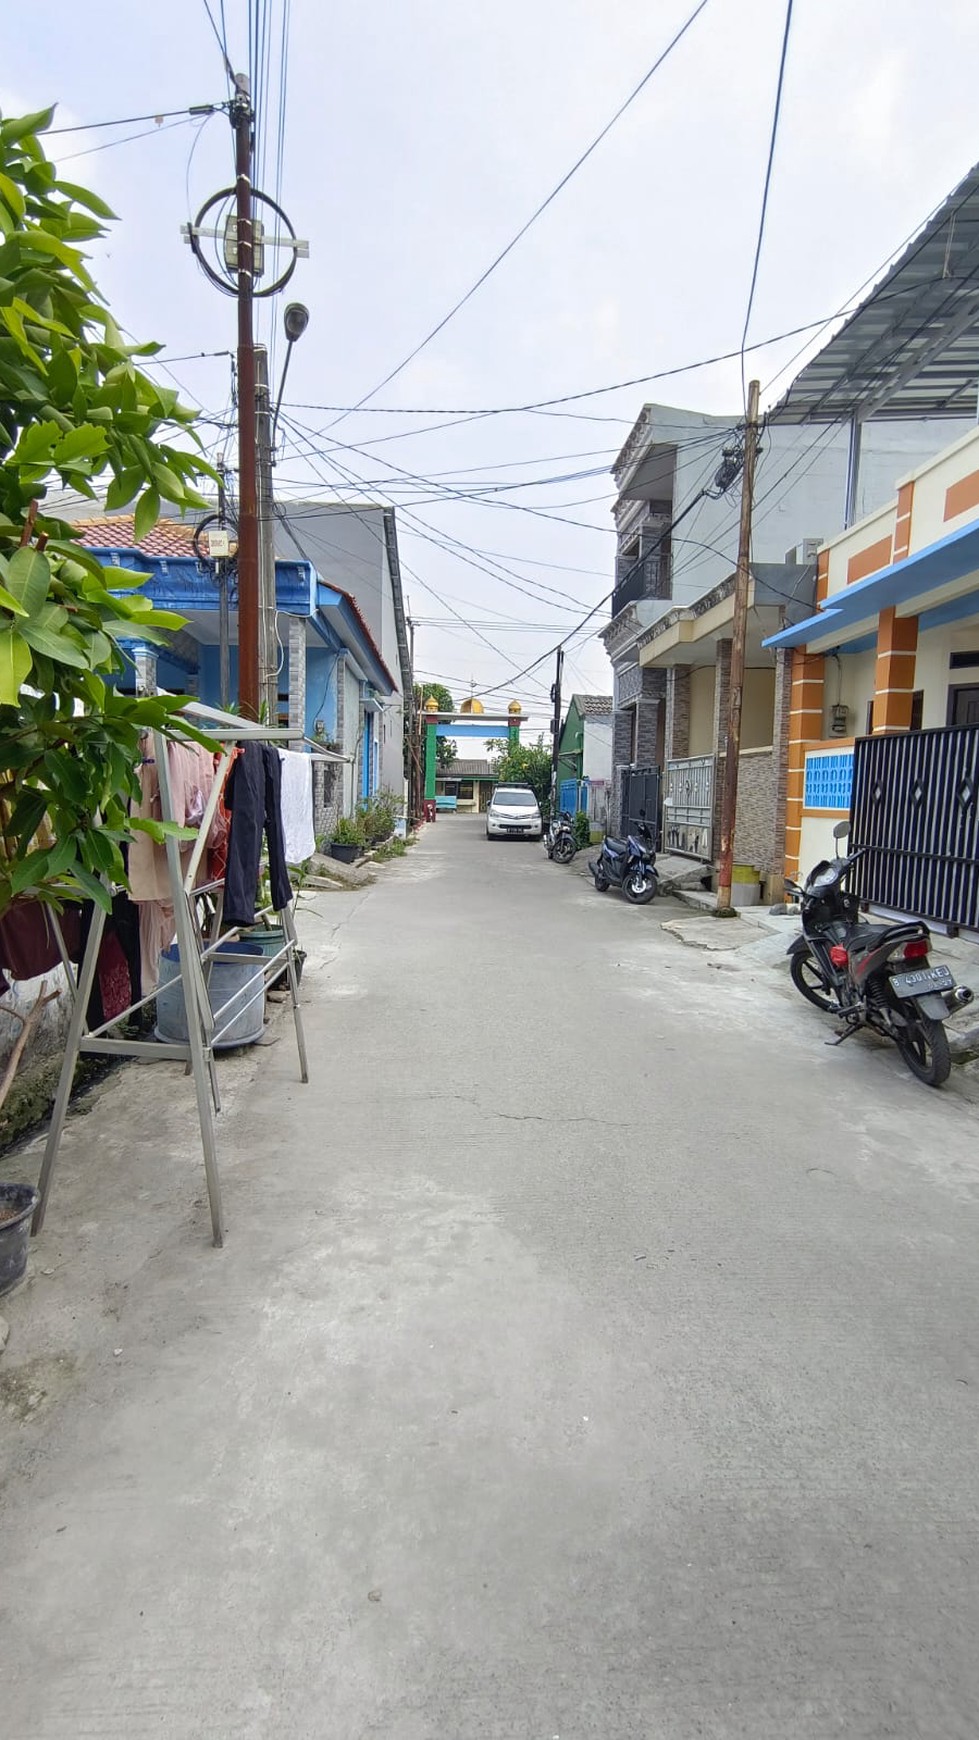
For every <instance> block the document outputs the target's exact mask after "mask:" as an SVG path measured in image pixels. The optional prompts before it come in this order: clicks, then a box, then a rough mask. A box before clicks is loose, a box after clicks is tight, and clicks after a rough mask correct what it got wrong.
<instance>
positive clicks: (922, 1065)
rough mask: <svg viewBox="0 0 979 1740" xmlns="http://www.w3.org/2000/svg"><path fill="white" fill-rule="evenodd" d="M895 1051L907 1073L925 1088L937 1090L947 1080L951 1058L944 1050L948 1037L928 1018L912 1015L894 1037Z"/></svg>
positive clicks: (946, 1050) (938, 1023)
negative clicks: (898, 1053) (899, 1054)
mask: <svg viewBox="0 0 979 1740" xmlns="http://www.w3.org/2000/svg"><path fill="white" fill-rule="evenodd" d="M896 1043H897V1049H898V1051H899V1052H900V1053H901V1056H902V1057H903V1059H904V1061H905V1063H906V1064H907V1066H908V1068H909V1070H910V1071H911V1074H912V1075H914V1076H917V1078H918V1080H919V1081H923V1082H924V1084H925V1086H926V1087H941V1085H942V1082H943V1081H948V1077H949V1072H950V1070H951V1068H952V1057H951V1053H950V1052H949V1049H948V1034H947V1033H946V1031H945V1029H944V1027H943V1026H942V1024H941V1022H940V1021H933V1020H932V1019H931V1017H930V1016H928V1015H916V1016H914V1017H913V1018H912V1019H911V1020H909V1021H908V1025H907V1027H902V1028H901V1029H900V1030H899V1032H898V1033H897V1035H896Z"/></svg>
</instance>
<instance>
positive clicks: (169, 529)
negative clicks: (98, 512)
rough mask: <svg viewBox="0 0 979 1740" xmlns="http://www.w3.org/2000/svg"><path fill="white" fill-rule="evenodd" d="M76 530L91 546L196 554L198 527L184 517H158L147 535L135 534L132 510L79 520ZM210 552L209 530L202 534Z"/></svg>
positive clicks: (151, 553)
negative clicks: (180, 518)
mask: <svg viewBox="0 0 979 1740" xmlns="http://www.w3.org/2000/svg"><path fill="white" fill-rule="evenodd" d="M75 531H76V532H77V533H78V535H79V537H80V538H81V541H82V543H83V544H86V545H87V546H88V548H89V549H90V550H141V551H142V552H143V554H144V555H145V556H193V554H194V527H193V526H188V525H185V524H183V523H182V522H181V521H180V520H165V519H164V520H157V522H156V525H155V526H154V527H153V529H152V531H149V532H147V533H146V535H145V537H142V538H139V539H137V538H136V536H135V521H134V518H133V515H132V514H114V515H113V516H111V517H110V518H108V519H98V520H76V522H75ZM201 549H202V551H203V552H204V554H206V553H207V533H206V532H205V533H204V534H203V535H202V537H201Z"/></svg>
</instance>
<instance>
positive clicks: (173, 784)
mask: <svg viewBox="0 0 979 1740" xmlns="http://www.w3.org/2000/svg"><path fill="white" fill-rule="evenodd" d="M152 741H153V740H152V739H148V740H147V746H148V753H147V755H146V757H145V759H144V760H143V762H142V763H141V765H140V768H139V784H140V799H139V803H138V804H137V805H136V807H135V808H134V810H133V815H134V816H142V817H144V818H147V819H150V820H152V821H157V822H159V821H162V819H163V809H162V803H161V798H160V779H159V772H158V769H157V765H156V760H155V758H154V756H153V753H152ZM167 768H168V772H169V775H170V795H171V798H172V801H173V820H174V821H175V822H177V823H178V824H179V826H180V827H184V828H192V827H197V826H199V825H200V823H201V822H202V821H203V819H204V811H205V809H206V807H207V800H208V798H209V797H210V795H211V790H212V788H213V785H214V779H215V773H214V757H213V755H211V754H209V753H208V751H207V750H206V749H204V748H203V747H202V746H201V745H200V744H199V743H176V742H168V744H167ZM225 826H226V824H225V821H224V819H223V818H222V816H221V815H220V814H219V813H218V814H216V815H215V817H214V820H213V821H212V823H211V826H210V828H209V829H208V844H209V845H215V844H216V843H217V842H218V841H219V840H220V839H221V837H222V835H223V833H224V830H225ZM192 851H193V841H188V842H187V843H186V844H181V847H180V860H181V865H182V866H183V868H184V869H186V867H187V864H188V863H189V861H190V855H191V853H192ZM207 874H208V872H207V867H206V865H205V863H204V860H203V859H202V860H201V866H200V870H199V872H198V881H201V882H202V881H204V880H205V879H206V877H207ZM129 893H130V897H131V899H132V900H134V901H135V902H136V904H137V905H138V906H139V907H140V908H141V910H140V923H139V940H140V954H141V960H142V994H143V996H144V997H148V996H150V994H151V993H152V992H153V991H155V990H156V987H157V983H158V980H159V970H160V969H159V962H160V954H161V951H162V949H165V948H169V946H170V944H171V942H172V941H173V905H172V901H173V890H172V888H171V886H170V872H169V867H168V864H167V851H166V847H165V846H163V845H158V844H157V842H156V841H155V840H151V839H150V837H149V835H148V834H144V833H135V834H134V835H133V837H132V840H131V842H130V846H129ZM149 908H152V910H148V909H149ZM161 938H162V941H161Z"/></svg>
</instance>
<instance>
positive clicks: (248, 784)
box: [223, 742, 292, 924]
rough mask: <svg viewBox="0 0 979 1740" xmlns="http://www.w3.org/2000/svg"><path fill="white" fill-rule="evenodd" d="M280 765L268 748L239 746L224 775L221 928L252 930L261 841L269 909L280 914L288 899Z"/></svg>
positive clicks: (249, 744) (261, 745) (289, 895)
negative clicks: (227, 817)
mask: <svg viewBox="0 0 979 1740" xmlns="http://www.w3.org/2000/svg"><path fill="white" fill-rule="evenodd" d="M281 797H282V763H281V761H280V760H279V752H278V750H277V749H275V748H273V747H272V746H271V745H270V744H268V743H255V742H248V743H245V744H244V745H243V746H242V751H241V754H240V755H239V756H238V757H237V758H236V760H235V762H234V764H233V766H232V768H231V772H230V773H229V775H228V784H227V787H226V789H225V797H224V802H225V808H226V809H228V810H230V811H231V832H230V834H229V836H228V868H227V871H226V873H225V882H224V915H223V916H224V922H225V924H252V923H253V922H254V918H255V900H256V895H257V893H258V878H259V867H260V864H261V857H262V835H263V834H264V835H265V838H266V840H267V841H268V851H269V879H270V881H271V884H272V904H273V906H274V907H275V910H276V912H281V911H282V909H283V907H285V906H288V904H289V902H290V900H291V899H292V886H291V884H290V882H289V874H288V871H287V870H286V854H285V844H284V842H283V838H282V803H281Z"/></svg>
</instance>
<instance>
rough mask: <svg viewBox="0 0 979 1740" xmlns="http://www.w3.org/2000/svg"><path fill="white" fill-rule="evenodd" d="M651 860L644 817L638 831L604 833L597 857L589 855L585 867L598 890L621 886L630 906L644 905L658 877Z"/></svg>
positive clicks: (649, 835) (651, 848)
mask: <svg viewBox="0 0 979 1740" xmlns="http://www.w3.org/2000/svg"><path fill="white" fill-rule="evenodd" d="M655 863H656V853H655V852H654V850H653V836H652V832H651V830H650V829H649V828H648V827H647V825H646V821H645V818H644V819H643V820H642V821H641V822H640V824H639V830H638V833H636V834H629V835H627V837H626V838H625V839H624V840H617V839H614V838H613V837H612V836H611V835H609V834H606V836H605V838H604V840H603V841H602V849H601V852H600V853H599V855H598V857H597V858H590V859H589V861H588V868H589V870H590V871H591V873H592V876H593V877H594V879H595V887H596V888H597V889H598V892H599V894H606V893H607V892H608V890H609V889H610V888H621V890H622V892H623V894H624V895H625V897H626V899H627V900H631V901H632V904H633V906H645V905H646V903H647V901H650V900H652V898H653V896H654V894H655V893H656V890H657V888H658V887H659V877H658V876H657V874H656V871H655V869H654V868H653V866H654V865H655Z"/></svg>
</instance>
